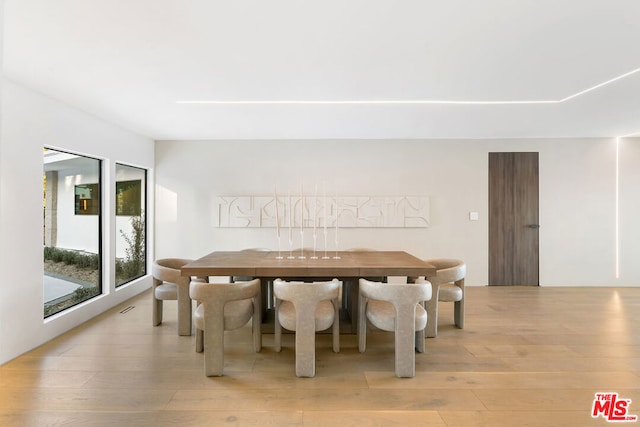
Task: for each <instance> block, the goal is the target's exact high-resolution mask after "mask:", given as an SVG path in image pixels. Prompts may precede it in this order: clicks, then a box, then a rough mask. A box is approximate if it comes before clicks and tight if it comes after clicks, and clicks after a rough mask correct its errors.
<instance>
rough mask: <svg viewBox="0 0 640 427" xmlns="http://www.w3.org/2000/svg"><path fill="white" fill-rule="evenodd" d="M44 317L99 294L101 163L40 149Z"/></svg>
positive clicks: (100, 281)
mask: <svg viewBox="0 0 640 427" xmlns="http://www.w3.org/2000/svg"><path fill="white" fill-rule="evenodd" d="M43 175H44V177H43V184H44V201H43V208H44V212H43V215H44V233H43V234H44V235H43V243H44V280H43V283H44V317H48V316H51V315H53V314H56V313H59V312H61V311H62V310H64V309H66V308H69V307H71V306H73V305H76V304H78V303H80V302H82V301H86V300H88V299H90V298H93V297H95V296H97V295H100V294H101V293H102V274H101V259H102V251H101V247H102V244H101V242H102V235H101V222H102V221H101V193H102V191H101V189H102V185H101V162H100V160H98V159H93V158H90V157H86V156H81V155H77V154H71V153H65V152H62V151H58V150H53V149H47V148H45V149H44V151H43Z"/></svg>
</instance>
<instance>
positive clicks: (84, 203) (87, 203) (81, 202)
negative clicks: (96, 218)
mask: <svg viewBox="0 0 640 427" xmlns="http://www.w3.org/2000/svg"><path fill="white" fill-rule="evenodd" d="M75 193H76V198H75V202H76V203H75V214H76V215H98V213H100V186H99V185H98V184H82V185H76V192H75Z"/></svg>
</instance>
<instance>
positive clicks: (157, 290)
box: [151, 258, 192, 335]
mask: <svg viewBox="0 0 640 427" xmlns="http://www.w3.org/2000/svg"><path fill="white" fill-rule="evenodd" d="M190 262H192V260H190V259H183V258H164V259H157V260H155V261H154V262H153V264H152V265H151V275H152V277H153V284H152V292H151V296H152V298H153V304H152V307H153V308H152V312H153V313H152V314H153V326H158V325H160V324H161V323H162V314H163V313H162V302H163V301H165V300H177V302H178V335H191V312H192V305H191V298H189V282H190V281H191V278H190V277H189V276H181V274H180V268H182V266H184V265H186V264H188V263H190Z"/></svg>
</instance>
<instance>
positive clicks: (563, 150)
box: [155, 138, 640, 286]
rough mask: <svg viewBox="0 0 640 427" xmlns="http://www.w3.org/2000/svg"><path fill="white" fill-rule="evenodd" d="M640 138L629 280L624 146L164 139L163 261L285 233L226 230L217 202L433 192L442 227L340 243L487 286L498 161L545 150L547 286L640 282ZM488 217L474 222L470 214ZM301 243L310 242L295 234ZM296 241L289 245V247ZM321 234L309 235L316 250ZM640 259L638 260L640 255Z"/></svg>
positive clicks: (628, 154) (344, 236)
mask: <svg viewBox="0 0 640 427" xmlns="http://www.w3.org/2000/svg"><path fill="white" fill-rule="evenodd" d="M639 144H640V142H639V141H638V140H625V141H624V144H622V146H621V149H622V151H623V152H624V156H623V158H624V161H623V162H621V165H620V187H621V193H620V209H621V211H620V219H621V230H622V233H623V238H624V240H623V241H622V243H621V247H620V248H621V257H620V260H621V261H620V266H621V270H620V271H621V275H620V277H619V278H616V275H615V266H616V244H615V224H616V208H615V185H616V141H615V139H614V138H611V139H586V138H585V139H556V140H551V139H549V140H445V141H438V140H384V141H379V140H371V141H353V140H345V141H337V140H330V141H329V140H325V141H158V142H156V154H155V158H156V231H155V232H156V242H157V244H156V247H155V249H156V254H157V257H171V256H176V257H191V258H197V257H200V256H202V255H205V254H207V253H209V252H211V251H214V250H238V249H242V248H246V247H267V248H271V249H277V238H276V232H275V229H267V228H265V229H257V228H251V229H239V228H218V227H216V226H215V224H214V218H215V217H216V215H215V212H214V209H215V208H216V203H215V201H216V196H224V195H273V192H274V187H277V188H278V192H279V194H283V195H284V194H286V193H287V192H288V190H291V191H292V193H294V194H297V192H299V188H300V182H304V187H305V189H307V190H305V193H306V194H311V189H312V188H313V187H314V186H315V184H316V183H320V184H321V185H322V183H323V182H326V183H327V188H332V189H333V188H336V187H337V188H338V192H339V194H345V195H428V196H429V197H430V205H431V206H430V209H431V226H430V227H429V228H422V229H417V228H416V229H344V230H341V231H340V239H339V240H340V242H339V246H340V248H341V249H346V248H350V247H372V248H376V249H388V250H393V249H398V250H406V251H408V252H410V253H412V254H414V255H416V256H418V257H421V258H425V259H426V258H436V257H457V258H461V259H463V260H465V261H466V263H467V267H468V275H467V280H466V283H467V284H468V285H486V284H487V280H488V253H487V248H488V232H487V228H488V221H487V212H488V173H487V168H488V153H489V152H492V151H537V152H539V153H540V195H539V197H540V224H541V228H540V284H541V285H542V286H619V285H624V286H637V285H640V264H638V263H634V262H633V256H635V255H637V252H638V251H639V249H638V245H637V243H636V242H637V241H638V237H640V225H639V224H638V223H637V222H634V221H633V220H632V218H634V217H636V218H637V217H638V213H640V212H639V211H640V207H638V202H637V200H640V197H639V196H640V185H638V183H639V182H638V181H640V177H639V176H638V172H636V170H635V169H633V167H632V165H633V163H634V162H635V163H636V164H637V159H638V158H640V151H639V149H638V148H637V147H638V145H639ZM470 212H478V213H479V220H478V221H470V220H469V213H470ZM295 236H296V237H295V239H296V242H297V243H294V246H296V245H298V244H299V237H298V236H299V234H298V233H296V234H295ZM286 240H287V239H286V238H285V239H283V242H282V245H283V248H284V249H286V248H287V247H288V242H287V241H286ZM310 242H311V237H310V233H308V234H307V235H306V237H305V246H310V244H311V243H310ZM636 259H637V256H636Z"/></svg>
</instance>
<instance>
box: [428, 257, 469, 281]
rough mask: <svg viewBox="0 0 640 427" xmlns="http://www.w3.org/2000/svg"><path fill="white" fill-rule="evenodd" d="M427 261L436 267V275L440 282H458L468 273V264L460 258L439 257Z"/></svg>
mask: <svg viewBox="0 0 640 427" xmlns="http://www.w3.org/2000/svg"><path fill="white" fill-rule="evenodd" d="M427 262H428V263H429V264H431V265H433V266H434V267H435V268H436V270H437V273H436V277H437V278H438V281H439V282H440V283H451V282H457V281H458V280H461V279H464V277H465V275H466V274H467V266H466V264H465V263H464V262H463V261H461V260H459V259H452V258H438V259H430V260H427Z"/></svg>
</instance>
